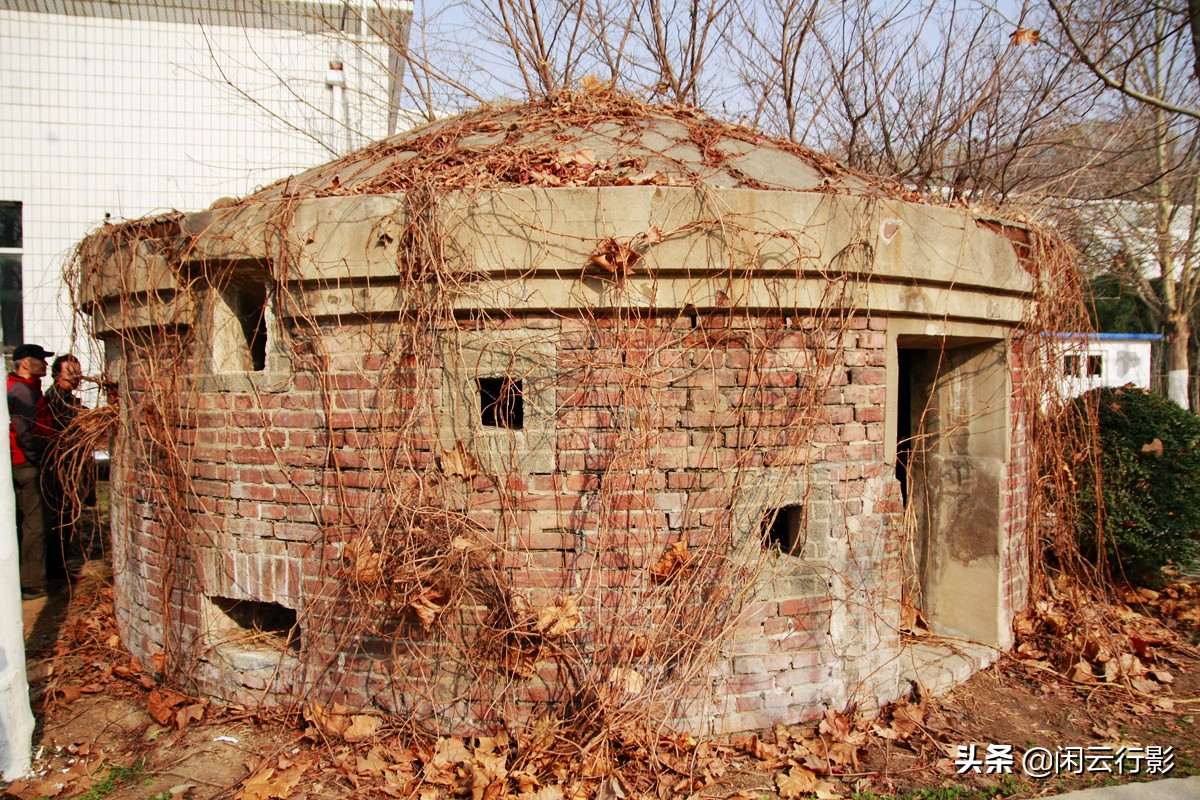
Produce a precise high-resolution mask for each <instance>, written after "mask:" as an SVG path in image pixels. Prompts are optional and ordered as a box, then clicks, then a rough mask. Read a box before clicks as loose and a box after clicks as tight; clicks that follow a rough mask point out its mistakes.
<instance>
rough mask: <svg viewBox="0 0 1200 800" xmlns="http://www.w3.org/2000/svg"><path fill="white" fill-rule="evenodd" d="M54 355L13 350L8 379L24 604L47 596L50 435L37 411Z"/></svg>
mask: <svg viewBox="0 0 1200 800" xmlns="http://www.w3.org/2000/svg"><path fill="white" fill-rule="evenodd" d="M52 355H54V353H51V352H50V351H49V350H46V349H44V348H42V347H41V346H40V345H36V344H22V345H19V346H18V347H17V348H16V349H15V350H13V371H12V372H10V373H8V416H9V427H8V437H9V446H10V448H11V450H12V473H13V488H14V490H15V491H16V495H17V530H18V531H19V534H18V535H19V538H20V542H19V546H20V551H21V597H22V598H24V599H26V600H29V599H32V598H35V597H42V596H44V595H45V594H46V507H45V502H44V501H43V499H42V486H41V477H40V469H39V467H40V465H41V463H42V456H43V455H44V453H45V450H46V444H47V439H46V433H47V431H46V429H45V428H44V427H43V426H42V425H40V424H39V423H38V406H39V404H41V403H44V402H45V401H44V400H43V399H42V377H43V376H44V375H45V374H46V359H47V358H49V357H50V356H52Z"/></svg>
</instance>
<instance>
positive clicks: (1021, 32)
mask: <svg viewBox="0 0 1200 800" xmlns="http://www.w3.org/2000/svg"><path fill="white" fill-rule="evenodd" d="M1009 38H1010V39H1011V40H1012V43H1013V44H1014V45H1035V44H1037V43H1038V42H1039V41H1041V38H1042V34H1041V31H1034V30H1030V29H1029V28H1017V29H1016V30H1015V31H1013V32H1012V33H1011V34H1009Z"/></svg>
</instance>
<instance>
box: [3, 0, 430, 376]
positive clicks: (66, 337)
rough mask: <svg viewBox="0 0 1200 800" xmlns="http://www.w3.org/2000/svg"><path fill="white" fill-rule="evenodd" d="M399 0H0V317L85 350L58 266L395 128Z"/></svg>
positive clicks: (11, 335)
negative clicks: (108, 224) (115, 229)
mask: <svg viewBox="0 0 1200 800" xmlns="http://www.w3.org/2000/svg"><path fill="white" fill-rule="evenodd" d="M411 17H412V2H411V0H346V1H345V2H339V1H338V0H326V1H325V2H315V1H313V0H85V1H80V2H73V1H71V0H0V129H2V130H3V131H4V134H5V135H4V139H5V141H4V147H3V148H2V149H0V328H2V331H3V345H4V346H5V352H6V353H7V352H11V348H12V347H13V346H15V345H16V344H19V343H20V342H22V341H32V342H37V343H39V344H42V345H43V346H45V347H46V348H48V349H50V350H53V351H55V352H63V351H66V350H68V349H71V350H74V351H76V352H79V353H80V355H81V356H82V357H83V358H84V361H85V371H86V370H88V369H89V368H91V369H96V368H98V365H99V364H100V363H102V362H101V361H100V360H99V358H98V356H97V354H95V353H92V352H90V351H89V348H92V347H94V346H93V345H91V344H90V343H89V342H88V341H87V340H86V337H85V336H82V335H81V334H82V331H73V324H72V314H71V303H70V298H69V295H68V293H67V290H66V288H65V285H64V283H63V281H62V270H63V267H64V265H65V264H66V263H67V261H68V260H69V257H70V254H71V250H72V247H73V246H74V245H75V243H76V242H78V241H79V240H80V239H81V238H82V237H83V236H84V235H85V234H86V233H87V232H88V231H89V230H91V229H92V228H94V227H95V226H97V225H100V224H102V223H103V222H104V220H105V219H108V218H113V219H119V218H134V217H141V216H145V215H147V214H151V213H154V212H157V211H164V210H169V209H173V208H174V209H200V208H205V207H207V206H208V205H209V204H211V203H212V202H213V200H215V199H217V198H218V197H222V196H239V195H243V194H246V193H248V192H250V191H252V190H253V189H254V188H256V187H258V186H261V185H265V184H267V183H270V182H272V181H274V180H276V179H278V178H280V177H283V176H285V175H288V174H291V173H294V172H297V171H299V170H302V169H305V168H307V167H310V166H313V165H315V164H318V163H321V162H324V161H327V160H329V159H330V158H332V157H334V156H336V155H340V154H343V153H345V152H347V151H349V150H351V149H355V148H358V147H360V146H362V145H364V144H366V143H367V142H369V141H371V140H373V139H377V138H380V137H382V136H386V135H388V134H389V133H393V132H395V130H396V128H397V126H398V124H401V123H400V122H399V120H400V117H399V115H398V108H399V97H400V82H401V79H402V72H403V64H404V48H405V45H406V43H407V37H408V27H409V22H410V20H411Z"/></svg>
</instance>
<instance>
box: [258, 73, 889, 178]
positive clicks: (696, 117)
mask: <svg viewBox="0 0 1200 800" xmlns="http://www.w3.org/2000/svg"><path fill="white" fill-rule="evenodd" d="M648 185H649V186H706V187H710V188H715V189H732V188H746V189H766V190H785V191H786V190H792V191H809V192H812V191H816V192H833V193H839V194H847V193H848V194H870V193H874V191H878V192H879V193H881V194H888V195H892V196H895V195H897V194H903V192H902V191H898V187H896V186H895V185H894V184H891V185H889V184H888V183H887V182H885V181H882V180H878V179H872V178H869V177H868V176H865V175H862V174H860V173H857V172H855V171H853V170H851V169H849V168H848V167H846V166H844V165H842V164H840V163H838V162H837V161H835V160H833V159H831V158H828V157H825V156H821V155H819V154H817V153H815V152H813V151H811V150H809V149H808V148H805V147H802V146H800V145H797V144H795V143H793V142H788V141H784V140H779V139H773V138H771V137H768V136H765V135H763V134H760V133H758V132H756V131H754V130H751V129H749V128H745V127H740V126H737V125H732V124H729V123H725V122H721V121H718V120H715V119H713V118H711V117H708V116H706V115H704V114H702V113H700V112H698V111H696V110H694V109H689V108H681V107H678V106H665V105H651V104H646V103H642V102H639V101H637V100H634V99H632V98H628V97H622V96H614V95H610V94H598V95H597V94H564V95H560V96H558V97H556V98H554V99H552V100H549V101H542V102H532V103H523V104H519V105H510V106H503V107H484V108H480V109H477V110H475V111H470V112H467V113H465V114H461V115H458V116H454V117H449V118H446V119H442V120H438V121H437V122H433V123H430V124H428V125H425V126H422V127H420V128H416V129H414V130H411V131H407V132H405V133H401V134H397V135H396V136H392V137H389V138H387V139H383V140H380V141H378V142H375V143H373V144H371V145H369V146H367V147H365V148H363V149H361V150H358V151H356V152H354V153H351V154H350V155H347V156H345V157H343V158H340V159H337V160H334V161H331V162H329V163H327V164H324V165H322V166H320V167H316V168H314V169H311V170H308V171H307V172H304V173H302V174H300V175H296V176H292V177H290V178H287V179H285V180H282V181H279V182H277V183H275V184H273V185H271V186H268V187H267V188H265V189H263V190H261V191H259V192H258V193H256V194H254V195H251V196H250V197H249V198H246V199H247V200H251V201H264V200H273V199H278V198H282V197H287V196H299V197H306V196H307V197H326V196H332V195H355V194H386V193H390V192H398V191H408V190H411V189H413V188H414V187H420V186H428V187H430V188H435V187H436V188H438V189H442V190H456V189H467V190H469V189H489V188H499V187H510V186H540V187H546V188H553V187H568V186H597V187H600V186H648ZM873 190H874V191H873Z"/></svg>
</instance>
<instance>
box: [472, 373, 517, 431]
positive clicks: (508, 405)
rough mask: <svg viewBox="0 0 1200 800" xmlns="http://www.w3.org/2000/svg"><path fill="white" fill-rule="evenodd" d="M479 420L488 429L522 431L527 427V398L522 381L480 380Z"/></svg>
mask: <svg viewBox="0 0 1200 800" xmlns="http://www.w3.org/2000/svg"><path fill="white" fill-rule="evenodd" d="M476 383H477V384H478V387H479V418H480V420H481V421H482V423H483V425H484V426H485V427H488V428H508V429H510V430H521V428H523V427H524V425H525V396H524V394H523V393H522V387H521V381H520V380H513V379H512V378H509V377H507V376H505V377H500V378H478V379H477V381H476Z"/></svg>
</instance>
